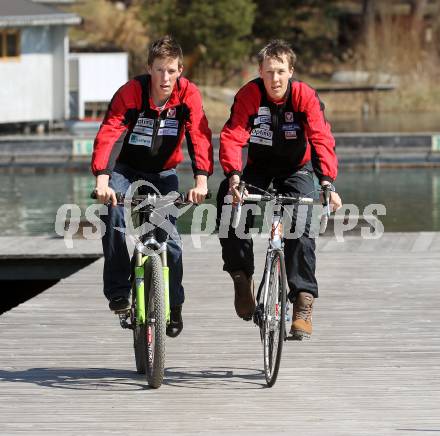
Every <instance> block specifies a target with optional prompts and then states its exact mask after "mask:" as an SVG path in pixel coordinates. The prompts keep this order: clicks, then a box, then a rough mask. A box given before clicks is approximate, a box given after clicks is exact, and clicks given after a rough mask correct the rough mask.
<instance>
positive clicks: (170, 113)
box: [167, 107, 176, 118]
mask: <svg viewBox="0 0 440 436" xmlns="http://www.w3.org/2000/svg"><path fill="white" fill-rule="evenodd" d="M167 117H168V118H176V108H175V107H170V108H168V112H167Z"/></svg>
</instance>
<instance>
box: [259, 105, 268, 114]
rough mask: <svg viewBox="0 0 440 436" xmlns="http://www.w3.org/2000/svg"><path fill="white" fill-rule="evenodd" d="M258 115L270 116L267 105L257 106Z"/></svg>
mask: <svg viewBox="0 0 440 436" xmlns="http://www.w3.org/2000/svg"><path fill="white" fill-rule="evenodd" d="M258 115H269V116H270V109H269V108H268V107H267V106H260V107H259V108H258Z"/></svg>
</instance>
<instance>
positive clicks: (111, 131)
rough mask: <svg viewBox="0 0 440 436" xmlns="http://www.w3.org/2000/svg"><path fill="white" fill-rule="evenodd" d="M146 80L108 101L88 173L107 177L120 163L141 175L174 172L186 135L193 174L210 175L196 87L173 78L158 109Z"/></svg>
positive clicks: (209, 154) (131, 84)
mask: <svg viewBox="0 0 440 436" xmlns="http://www.w3.org/2000/svg"><path fill="white" fill-rule="evenodd" d="M150 80H151V76H149V75H142V76H138V77H136V78H135V79H133V80H130V81H129V82H127V83H126V84H125V85H123V86H122V87H121V88H119V90H118V91H117V92H116V94H115V95H114V96H113V98H112V101H111V102H110V105H109V108H108V110H107V114H106V116H105V118H104V120H103V122H102V124H101V127H100V129H99V132H98V134H97V136H96V139H95V143H94V150H93V155H92V172H93V174H94V175H95V176H97V175H99V174H109V175H110V174H111V172H112V170H113V168H114V166H115V163H116V162H121V163H125V164H127V165H129V166H130V167H132V168H134V169H137V170H140V171H144V172H159V171H162V170H165V169H170V168H175V167H176V166H177V165H178V164H179V163H180V162H181V161H182V160H183V153H182V147H181V145H182V142H183V137H184V135H186V139H187V144H188V150H189V154H190V157H191V160H192V166H193V171H194V174H195V175H197V174H205V175H210V174H212V171H213V153H212V143H211V130H210V129H209V127H208V121H207V119H206V116H205V114H204V112H203V108H202V98H201V95H200V92H199V90H198V89H197V87H196V86H195V85H194V84H193V83H191V82H190V81H189V80H187V79H185V78H179V79H178V81H177V82H176V85H175V86H174V89H173V91H172V94H171V96H170V98H169V100H168V102H167V103H166V105H165V107H164V108H163V109H162V111H159V110H158V109H157V107H156V106H155V105H154V103H153V101H152V99H151V96H150Z"/></svg>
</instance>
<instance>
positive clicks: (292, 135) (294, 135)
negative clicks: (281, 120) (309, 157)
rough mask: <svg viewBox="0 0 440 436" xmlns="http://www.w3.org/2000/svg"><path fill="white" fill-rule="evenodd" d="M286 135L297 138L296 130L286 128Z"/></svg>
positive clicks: (287, 137) (288, 137)
mask: <svg viewBox="0 0 440 436" xmlns="http://www.w3.org/2000/svg"><path fill="white" fill-rule="evenodd" d="M284 135H285V137H286V139H296V130H286V131H285V132H284Z"/></svg>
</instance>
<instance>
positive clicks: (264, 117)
mask: <svg viewBox="0 0 440 436" xmlns="http://www.w3.org/2000/svg"><path fill="white" fill-rule="evenodd" d="M271 121H272V120H271V117H269V116H267V115H262V116H260V117H257V118H255V120H254V126H257V125H258V124H261V123H270V122H271Z"/></svg>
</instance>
